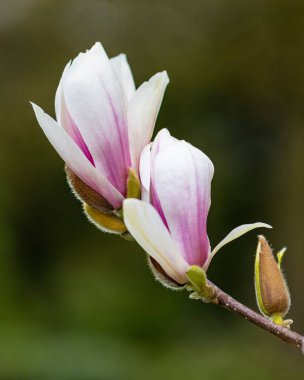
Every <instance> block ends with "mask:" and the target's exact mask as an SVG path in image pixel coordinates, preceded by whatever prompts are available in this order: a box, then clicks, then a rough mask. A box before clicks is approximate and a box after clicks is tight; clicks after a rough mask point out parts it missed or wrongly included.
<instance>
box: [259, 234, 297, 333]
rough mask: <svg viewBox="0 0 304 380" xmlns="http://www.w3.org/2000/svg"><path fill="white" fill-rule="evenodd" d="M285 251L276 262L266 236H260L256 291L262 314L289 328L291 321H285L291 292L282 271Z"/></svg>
mask: <svg viewBox="0 0 304 380" xmlns="http://www.w3.org/2000/svg"><path fill="white" fill-rule="evenodd" d="M283 253H284V251H281V253H279V255H278V262H276V260H275V258H274V256H273V253H272V249H271V248H270V246H269V244H268V242H267V240H266V239H265V238H264V236H261V235H260V236H259V242H258V247H257V252H256V259H255V290H256V297H257V304H258V306H259V309H260V311H261V313H262V314H264V315H265V316H267V317H269V318H270V319H271V320H272V321H273V322H275V323H277V324H279V325H282V326H288V325H289V324H290V323H291V321H290V320H286V321H284V320H283V317H284V316H285V315H286V314H287V312H288V310H289V307H290V295H289V290H288V287H287V284H286V281H285V279H284V276H283V274H282V271H281V261H282V256H283Z"/></svg>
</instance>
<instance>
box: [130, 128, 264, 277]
mask: <svg viewBox="0 0 304 380" xmlns="http://www.w3.org/2000/svg"><path fill="white" fill-rule="evenodd" d="M213 172H214V167H213V164H212V162H211V161H210V159H209V158H208V157H207V156H206V155H205V154H204V153H203V152H201V151H200V150H199V149H197V148H195V147H194V146H192V145H191V144H189V143H187V142H185V141H181V140H177V139H175V138H174V137H172V136H170V134H169V132H168V131H167V130H166V129H163V130H162V131H160V132H159V133H158V135H157V137H156V138H155V141H154V142H153V143H151V144H149V145H148V146H147V147H146V148H145V149H144V151H143V153H142V155H141V162H140V179H141V182H142V200H137V199H127V200H125V201H124V205H123V212H124V222H125V224H126V226H127V228H128V230H129V232H130V233H131V234H132V235H133V237H134V238H135V240H136V241H137V242H138V243H139V244H140V245H141V247H142V248H143V249H144V250H145V251H146V252H147V253H148V254H149V255H150V256H151V257H152V258H153V259H154V260H155V261H156V262H157V263H158V264H159V265H160V267H161V268H162V269H163V270H164V272H165V273H166V275H167V276H168V277H169V278H170V279H172V280H174V281H175V282H177V283H178V284H185V283H186V282H187V281H188V280H187V277H186V271H187V269H188V268H189V267H190V266H192V265H198V266H200V267H201V268H203V269H204V270H207V268H208V266H209V263H210V261H211V259H212V257H213V255H214V254H215V253H216V252H217V251H218V250H219V249H220V248H221V247H223V246H224V245H225V244H227V243H229V242H231V241H232V240H234V239H236V238H238V237H239V236H241V235H243V234H245V233H246V232H248V231H250V230H252V229H254V228H258V227H267V228H271V226H269V225H268V224H265V223H253V224H245V225H242V226H240V227H237V228H235V229H234V230H232V231H231V232H230V233H229V234H228V235H227V236H226V237H225V238H224V240H222V241H221V242H220V243H219V244H218V245H217V246H216V247H215V248H214V249H213V250H211V247H210V243H209V239H208V235H207V217H208V212H209V208H210V204H211V180H212V177H213Z"/></svg>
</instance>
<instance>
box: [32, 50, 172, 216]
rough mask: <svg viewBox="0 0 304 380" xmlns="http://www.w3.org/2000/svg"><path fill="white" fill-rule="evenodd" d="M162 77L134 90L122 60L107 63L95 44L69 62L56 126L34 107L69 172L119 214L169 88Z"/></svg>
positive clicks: (164, 75)
mask: <svg viewBox="0 0 304 380" xmlns="http://www.w3.org/2000/svg"><path fill="white" fill-rule="evenodd" d="M168 82H169V80H168V76H167V73H166V72H162V73H158V74H156V75H154V76H153V77H152V78H151V79H150V80H149V81H148V82H145V83H143V84H142V85H141V86H140V87H139V88H138V89H137V90H136V89H135V85H134V80H133V76H132V73H131V70H130V67H129V65H128V63H127V59H126V56H125V55H123V54H121V55H118V56H117V57H114V58H111V59H109V58H108V56H107V54H106V53H105V51H104V49H103V47H102V45H101V44H100V43H96V44H95V45H94V46H93V47H92V48H91V49H90V50H88V51H87V52H86V53H80V54H79V55H78V57H77V58H75V59H74V61H73V62H72V63H71V62H70V63H68V64H67V66H66V68H65V70H64V72H63V75H62V78H61V80H60V83H59V86H58V89H57V92H56V97H55V111H56V121H55V120H54V119H52V118H51V117H50V116H48V115H47V114H45V113H44V111H43V110H42V109H41V108H40V107H38V106H37V105H35V104H33V108H34V111H35V114H36V117H37V120H38V122H39V124H40V126H41V128H42V129H43V131H44V133H45V134H46V136H47V137H48V139H49V141H50V142H51V144H52V145H53V146H54V148H55V149H56V150H57V152H58V153H59V155H60V156H61V157H62V158H63V160H64V161H65V162H66V165H67V167H68V168H69V169H70V170H71V171H72V172H73V173H74V174H75V175H76V176H77V177H79V178H80V179H81V181H83V182H84V183H85V184H86V185H87V186H89V188H91V189H93V190H94V191H95V192H97V193H98V194H100V195H101V196H102V197H103V198H104V199H106V201H107V202H108V203H109V204H110V205H111V206H112V207H113V208H114V209H119V208H121V206H122V202H123V199H124V197H125V196H126V192H127V186H126V182H127V178H128V171H129V169H130V168H132V169H134V171H135V172H136V173H138V167H139V158H140V154H141V152H142V150H143V148H144V147H145V146H146V145H147V144H148V143H149V142H150V140H151V136H152V133H153V129H154V125H155V121H156V118H157V114H158V111H159V108H160V104H161V101H162V98H163V95H164V91H165V88H166V86H167V84H168Z"/></svg>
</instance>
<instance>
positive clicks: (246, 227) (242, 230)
mask: <svg viewBox="0 0 304 380" xmlns="http://www.w3.org/2000/svg"><path fill="white" fill-rule="evenodd" d="M260 227H265V228H272V226H270V225H269V224H266V223H260V222H258V223H251V224H243V225H241V226H239V227H236V228H234V229H233V230H232V231H231V232H229V234H228V235H227V236H226V237H225V238H224V239H223V240H222V241H221V242H220V243H219V244H218V245H217V246H216V247H215V248H214V249H213V250H212V252H211V257H213V256H214V255H215V254H216V252H217V251H219V250H220V249H221V248H222V247H223V246H224V245H226V244H228V243H230V242H231V241H232V240H235V239H237V238H239V237H240V236H242V235H244V234H246V233H247V232H249V231H251V230H254V229H255V228H260Z"/></svg>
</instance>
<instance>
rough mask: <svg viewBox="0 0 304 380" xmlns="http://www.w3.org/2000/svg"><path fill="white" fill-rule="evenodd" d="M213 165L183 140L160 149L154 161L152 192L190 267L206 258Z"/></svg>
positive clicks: (200, 264) (202, 262) (173, 237)
mask: <svg viewBox="0 0 304 380" xmlns="http://www.w3.org/2000/svg"><path fill="white" fill-rule="evenodd" d="M213 171H214V168H213V164H212V162H211V161H210V159H209V158H208V157H207V156H206V155H205V154H204V153H203V152H201V151H200V150H198V149H196V148H195V147H193V146H192V145H190V144H188V143H186V142H185V141H178V142H175V143H173V144H171V145H169V146H168V147H167V148H165V149H160V151H159V153H158V154H157V155H156V158H155V161H154V180H155V190H156V193H157V196H158V199H159V202H160V207H161V210H162V212H163V213H164V217H165V220H166V222H167V225H168V229H169V231H170V234H171V237H172V239H173V240H174V241H175V242H177V243H178V246H179V249H180V251H181V252H182V253H183V256H184V259H185V260H186V261H187V263H188V264H190V265H199V266H202V265H203V264H204V263H205V261H206V260H207V258H208V255H209V251H210V245H209V240H208V236H207V230H206V229H207V216H208V211H209V207H210V202H211V200H210V191H211V180H212V176H213Z"/></svg>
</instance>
